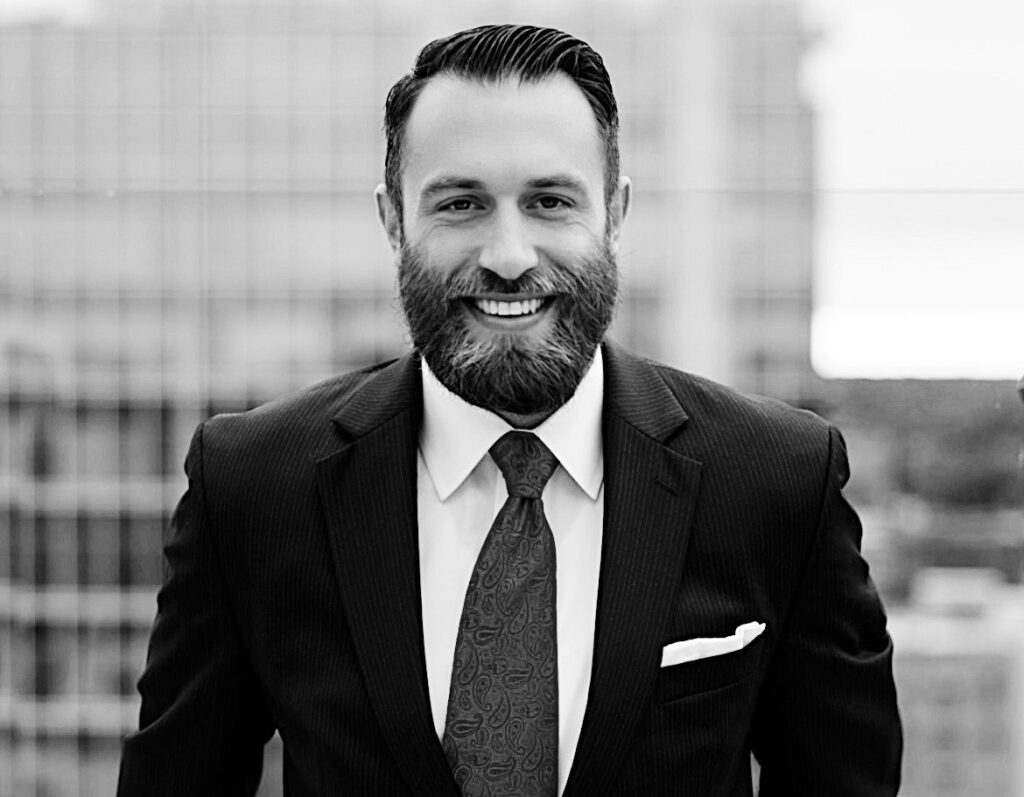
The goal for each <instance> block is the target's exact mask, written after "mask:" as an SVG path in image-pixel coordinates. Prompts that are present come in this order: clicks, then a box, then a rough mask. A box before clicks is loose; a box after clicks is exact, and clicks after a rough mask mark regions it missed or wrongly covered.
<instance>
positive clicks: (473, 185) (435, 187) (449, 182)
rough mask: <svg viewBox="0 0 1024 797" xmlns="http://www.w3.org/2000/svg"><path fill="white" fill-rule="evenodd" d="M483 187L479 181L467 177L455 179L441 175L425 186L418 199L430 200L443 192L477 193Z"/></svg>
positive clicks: (454, 177) (452, 176)
mask: <svg viewBox="0 0 1024 797" xmlns="http://www.w3.org/2000/svg"><path fill="white" fill-rule="evenodd" d="M483 187H484V184H483V183H482V182H480V181H479V180H471V179H469V178H468V177H457V176H454V175H441V176H440V177H437V178H435V179H433V180H431V181H430V182H429V183H427V184H426V185H425V186H423V190H422V191H420V199H430V198H431V197H432V196H434V195H435V194H440V193H443V192H445V191H452V190H458V191H479V190H480V189H481V188H483Z"/></svg>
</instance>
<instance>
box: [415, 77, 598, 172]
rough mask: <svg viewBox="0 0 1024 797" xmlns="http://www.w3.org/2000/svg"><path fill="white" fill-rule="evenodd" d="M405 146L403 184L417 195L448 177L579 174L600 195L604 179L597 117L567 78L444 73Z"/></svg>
mask: <svg viewBox="0 0 1024 797" xmlns="http://www.w3.org/2000/svg"><path fill="white" fill-rule="evenodd" d="M403 145H404V150H405V157H404V158H403V162H404V163H403V165H404V170H403V184H404V185H406V187H408V188H411V189H413V190H415V189H416V187H417V186H418V185H419V184H422V182H423V181H424V180H427V179H430V178H431V177H434V176H437V174H440V173H444V174H455V175H461V176H465V177H466V178H468V179H476V180H480V181H481V182H484V183H489V182H492V181H493V182H500V181H502V180H509V179H511V180H518V179H522V180H529V179H535V178H537V177H539V176H543V175H544V174H553V173H565V172H567V171H572V172H577V173H578V174H579V176H580V177H581V178H582V179H584V180H589V181H596V182H597V183H598V189H597V190H598V191H600V185H601V181H602V180H603V168H604V159H603V158H604V151H603V147H602V143H601V138H600V135H599V132H598V127H597V120H596V119H595V117H594V112H593V111H592V110H591V108H590V105H589V103H588V102H587V99H586V97H585V96H584V95H583V92H582V91H580V89H579V87H578V86H577V85H576V84H575V83H573V81H572V80H571V79H570V78H569V77H567V76H565V75H561V74H559V75H553V76H551V77H548V78H544V79H542V80H539V81H529V82H520V81H519V80H518V79H517V78H510V79H506V80H501V81H497V82H490V81H487V82H480V81H476V80H466V79H462V78H458V77H454V76H451V75H439V76H437V77H435V78H433V79H431V81H430V82H429V83H427V85H426V86H425V87H424V88H423V90H422V92H421V93H420V95H419V97H418V98H417V100H416V103H415V105H414V106H413V110H412V113H411V114H410V116H409V120H408V123H407V126H406V131H405V138H404V141H403ZM409 183H411V184H412V185H409Z"/></svg>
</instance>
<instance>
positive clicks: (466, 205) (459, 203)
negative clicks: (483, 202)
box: [437, 197, 480, 213]
mask: <svg viewBox="0 0 1024 797" xmlns="http://www.w3.org/2000/svg"><path fill="white" fill-rule="evenodd" d="M479 207H480V203H479V202H476V201H475V200H473V199H470V198H468V197H458V198H457V199H450V200H448V201H447V202H445V203H443V204H442V205H440V206H438V208H437V209H438V210H439V211H441V212H442V213H449V212H454V213H466V212H467V211H470V210H476V209H477V208H479Z"/></svg>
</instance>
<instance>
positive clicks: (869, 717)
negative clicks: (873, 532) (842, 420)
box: [752, 428, 903, 797]
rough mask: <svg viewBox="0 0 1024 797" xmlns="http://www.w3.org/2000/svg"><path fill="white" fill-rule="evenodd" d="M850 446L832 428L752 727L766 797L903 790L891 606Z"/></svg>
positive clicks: (879, 795) (858, 796)
mask: <svg viewBox="0 0 1024 797" xmlns="http://www.w3.org/2000/svg"><path fill="white" fill-rule="evenodd" d="M848 478H849V466H848V464H847V457H846V447H845V444H844V442H843V439H842V436H841V435H840V434H839V432H838V431H837V430H835V429H834V428H830V430H829V464H828V469H827V473H826V476H825V484H824V488H823V497H822V502H821V510H820V515H819V521H818V528H817V531H816V537H815V539H814V542H813V544H812V547H811V550H810V553H809V556H808V560H807V563H806V565H805V567H804V570H803V575H802V577H801V583H800V584H799V586H798V591H797V594H796V598H795V601H794V604H793V606H792V609H791V611H790V614H789V618H788V622H787V624H786V627H785V628H784V629H783V637H782V639H781V640H780V642H779V645H778V648H777V650H776V652H775V654H774V657H773V660H772V663H771V665H770V667H769V671H768V675H767V679H766V682H765V683H764V685H763V688H762V690H761V697H760V699H759V703H758V707H757V711H756V714H755V718H754V726H753V730H752V747H753V752H754V756H755V757H756V758H757V760H758V763H759V764H760V765H761V790H760V795H761V797H789V796H790V795H796V794H807V795H810V794H815V795H817V794H821V795H825V794H827V795H830V797H883V795H894V794H896V791H897V789H898V788H899V781H900V758H901V755H902V747H903V737H902V730H901V725H900V718H899V713H898V710H897V706H896V690H895V686H894V683H893V677H892V641H891V639H890V638H889V635H888V633H887V632H886V627H885V626H886V618H885V612H884V610H883V608H882V604H881V601H880V600H879V597H878V594H877V592H876V591H875V587H874V584H873V583H872V581H871V578H870V576H869V575H868V566H867V564H866V563H865V561H864V560H863V559H862V558H861V555H860V541H861V525H860V521H859V520H858V518H857V515H856V513H855V512H854V510H853V508H852V507H851V506H850V505H849V504H848V503H847V501H846V499H845V498H844V497H843V495H842V492H841V490H842V487H843V485H844V484H845V483H846V481H847V479H848Z"/></svg>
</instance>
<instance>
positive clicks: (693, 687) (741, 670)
mask: <svg viewBox="0 0 1024 797" xmlns="http://www.w3.org/2000/svg"><path fill="white" fill-rule="evenodd" d="M763 646H764V639H763V637H761V638H758V639H755V640H753V641H752V642H751V643H750V644H749V645H747V646H746V647H744V648H742V649H740V650H736V651H733V652H731V653H723V654H721V655H718V656H709V657H708V658H703V659H697V660H695V661H687V662H684V663H682V664H672V665H670V666H668V667H662V668H661V669H660V670H659V672H658V678H657V680H656V681H655V685H654V702H655V703H668V702H671V701H673V700H681V699H683V698H687V697H692V696H693V695H698V694H702V693H705V692H711V691H714V690H715V689H724V688H725V687H728V686H732V685H733V684H737V683H739V682H741V681H745V680H746V679H747V678H749V677H751V676H752V675H754V674H755V673H757V672H758V671H759V670H760V669H761V667H762V663H761V659H762V652H763Z"/></svg>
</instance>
